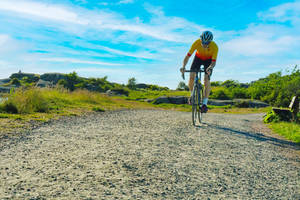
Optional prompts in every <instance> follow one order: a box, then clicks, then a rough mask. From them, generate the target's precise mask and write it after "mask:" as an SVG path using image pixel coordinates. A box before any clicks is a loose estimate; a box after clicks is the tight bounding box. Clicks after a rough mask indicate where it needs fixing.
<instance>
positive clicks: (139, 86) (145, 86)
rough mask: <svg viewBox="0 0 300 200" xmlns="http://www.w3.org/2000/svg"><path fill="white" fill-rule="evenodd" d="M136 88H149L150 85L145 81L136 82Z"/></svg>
mask: <svg viewBox="0 0 300 200" xmlns="http://www.w3.org/2000/svg"><path fill="white" fill-rule="evenodd" d="M136 88H137V89H147V88H148V85H147V84H145V83H139V84H136Z"/></svg>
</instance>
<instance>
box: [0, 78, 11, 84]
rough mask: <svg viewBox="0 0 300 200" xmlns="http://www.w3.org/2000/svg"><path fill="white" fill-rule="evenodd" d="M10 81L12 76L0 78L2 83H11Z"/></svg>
mask: <svg viewBox="0 0 300 200" xmlns="http://www.w3.org/2000/svg"><path fill="white" fill-rule="evenodd" d="M9 82H10V78H5V79H0V85H2V84H5V83H9Z"/></svg>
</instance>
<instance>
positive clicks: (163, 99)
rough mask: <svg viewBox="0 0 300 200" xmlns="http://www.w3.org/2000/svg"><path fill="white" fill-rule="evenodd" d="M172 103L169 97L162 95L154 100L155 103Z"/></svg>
mask: <svg viewBox="0 0 300 200" xmlns="http://www.w3.org/2000/svg"><path fill="white" fill-rule="evenodd" d="M161 103H170V100H169V97H167V96H162V97H158V98H156V99H155V100H154V102H153V104H161Z"/></svg>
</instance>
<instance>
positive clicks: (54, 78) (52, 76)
mask: <svg viewBox="0 0 300 200" xmlns="http://www.w3.org/2000/svg"><path fill="white" fill-rule="evenodd" d="M41 79H42V80H44V81H49V82H52V83H53V84H54V85H56V84H57V82H58V81H59V80H60V79H64V80H66V75H65V74H61V73H45V74H43V75H41Z"/></svg>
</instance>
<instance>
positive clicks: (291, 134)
mask: <svg viewBox="0 0 300 200" xmlns="http://www.w3.org/2000/svg"><path fill="white" fill-rule="evenodd" d="M269 127H270V128H271V129H272V130H273V131H274V132H275V133H277V134H278V135H282V136H284V137H285V138H287V139H288V140H291V141H293V142H296V143H298V144H300V124H296V123H290V122H277V123H271V124H269Z"/></svg>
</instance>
